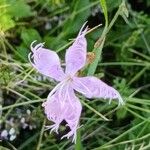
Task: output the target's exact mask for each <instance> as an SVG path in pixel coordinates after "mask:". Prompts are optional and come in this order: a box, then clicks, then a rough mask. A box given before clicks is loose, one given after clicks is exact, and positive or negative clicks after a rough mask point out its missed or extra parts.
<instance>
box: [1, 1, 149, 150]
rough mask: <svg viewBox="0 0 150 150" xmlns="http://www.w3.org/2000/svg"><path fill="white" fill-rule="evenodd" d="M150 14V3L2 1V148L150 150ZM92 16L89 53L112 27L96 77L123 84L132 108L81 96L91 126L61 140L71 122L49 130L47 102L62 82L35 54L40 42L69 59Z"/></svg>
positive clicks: (118, 85) (84, 115) (86, 122)
mask: <svg viewBox="0 0 150 150" xmlns="http://www.w3.org/2000/svg"><path fill="white" fill-rule="evenodd" d="M118 10H119V11H118ZM104 14H105V15H104ZM106 14H108V26H107V24H106ZM149 15H150V1H149V0H126V1H122V0H72V1H69V0H0V103H1V107H0V109H1V110H2V111H1V112H0V114H1V120H0V139H1V141H0V142H1V146H0V148H1V149H2V150H5V149H10V150H16V149H17V150H28V149H29V150H35V149H36V150H39V149H41V150H66V149H67V150H72V149H76V150H82V149H83V150H91V149H96V150H103V149H113V150H124V149H125V150H148V149H150V94H149V91H150V40H149V39H150V17H149ZM104 16H105V17H104ZM85 21H88V26H89V29H91V30H90V33H88V34H87V36H86V38H87V41H88V51H89V52H92V51H93V50H94V45H95V43H96V41H97V40H98V39H101V38H102V35H103V33H104V31H106V32H107V34H106V32H105V34H104V37H105V43H104V45H102V47H101V50H102V52H99V53H98V54H99V58H98V61H99V62H98V64H97V65H96V66H94V67H96V71H95V72H94V76H97V77H99V78H101V79H102V80H103V81H105V82H106V83H108V84H110V85H112V86H113V87H115V88H116V89H118V90H119V92H120V93H121V95H122V97H123V99H124V101H125V105H124V106H122V107H120V108H118V107H117V103H116V102H115V101H113V102H112V103H111V105H109V104H108V101H106V100H103V99H96V100H95V99H93V100H87V99H85V98H84V97H82V96H81V101H82V100H84V103H83V110H82V115H81V119H80V124H82V125H83V127H82V128H81V129H80V138H78V141H77V144H76V145H75V144H73V143H71V142H70V141H71V140H67V139H63V140H60V137H61V136H62V135H63V134H64V133H66V132H67V131H68V129H65V128H64V123H62V126H61V129H60V133H59V134H58V135H57V134H55V133H53V134H49V132H48V131H43V130H44V126H45V125H47V124H50V122H49V121H47V120H46V119H45V118H46V117H45V115H44V112H43V108H42V107H41V103H42V101H43V100H45V99H46V97H47V95H48V93H49V91H50V90H51V89H52V88H53V87H54V85H55V84H56V83H55V82H52V81H51V80H50V79H48V78H46V77H43V76H42V75H40V74H39V73H37V72H36V71H35V70H34V69H33V68H32V66H31V65H30V64H29V61H28V57H27V56H28V53H29V52H30V44H31V42H32V41H34V40H37V42H45V47H47V48H49V49H52V50H55V51H56V52H58V53H59V56H60V57H61V60H62V63H64V54H65V52H66V49H67V48H68V46H69V45H70V43H71V42H72V39H74V38H75V37H76V35H77V33H78V31H79V29H80V28H81V26H82V25H83V23H84V22H85ZM113 21H114V22H113ZM99 24H102V25H101V26H98V25H99ZM111 25H113V26H111ZM109 27H110V30H109ZM91 67H93V65H92V66H91ZM86 73H87V72H86V70H85V72H84V74H86ZM99 113H101V114H103V115H104V116H106V117H107V118H109V119H110V121H105V120H103V119H102V118H101V117H100V114H99Z"/></svg>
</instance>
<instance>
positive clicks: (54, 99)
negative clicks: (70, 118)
mask: <svg viewBox="0 0 150 150" xmlns="http://www.w3.org/2000/svg"><path fill="white" fill-rule="evenodd" d="M42 106H43V107H44V109H45V110H44V111H45V114H46V116H47V118H48V120H50V121H52V122H54V124H53V125H51V126H48V127H47V128H48V129H51V132H52V131H55V132H57V133H58V128H59V125H60V123H61V122H62V120H63V119H64V114H63V108H62V107H61V103H60V100H59V99H58V94H54V95H52V96H51V97H50V99H48V100H47V101H46V102H44V103H43V104H42Z"/></svg>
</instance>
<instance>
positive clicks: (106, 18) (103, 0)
mask: <svg viewBox="0 0 150 150" xmlns="http://www.w3.org/2000/svg"><path fill="white" fill-rule="evenodd" d="M100 5H101V7H102V10H103V13H104V17H105V26H108V13H107V5H106V1H105V0H100Z"/></svg>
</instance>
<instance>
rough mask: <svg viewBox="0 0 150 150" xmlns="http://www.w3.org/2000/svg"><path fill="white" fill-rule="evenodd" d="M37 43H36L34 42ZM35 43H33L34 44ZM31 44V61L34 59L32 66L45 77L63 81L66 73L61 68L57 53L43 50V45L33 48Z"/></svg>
mask: <svg viewBox="0 0 150 150" xmlns="http://www.w3.org/2000/svg"><path fill="white" fill-rule="evenodd" d="M34 42H35V41H34ZM34 42H33V43H34ZM33 43H32V44H31V50H32V52H33V55H32V56H31V53H30V54H29V60H30V62H31V58H33V63H32V62H31V64H32V65H33V66H34V67H35V68H36V69H37V70H38V71H39V72H40V73H41V74H43V75H46V76H48V77H51V78H53V79H55V80H57V81H61V80H62V79H63V77H64V72H63V70H62V68H61V66H60V60H59V57H58V55H57V53H56V52H54V51H51V50H48V49H45V48H43V44H42V43H41V44H37V45H36V46H35V47H33V46H32V45H33Z"/></svg>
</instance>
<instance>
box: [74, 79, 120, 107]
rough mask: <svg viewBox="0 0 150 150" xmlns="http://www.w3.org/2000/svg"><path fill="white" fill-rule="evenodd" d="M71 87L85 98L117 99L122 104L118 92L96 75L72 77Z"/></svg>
mask: <svg viewBox="0 0 150 150" xmlns="http://www.w3.org/2000/svg"><path fill="white" fill-rule="evenodd" d="M73 87H74V89H75V90H76V91H78V92H80V93H82V94H83V95H85V96H86V97H87V98H104V99H110V100H111V99H118V100H119V105H120V104H123V100H122V98H121V96H120V94H119V92H118V91H117V90H115V89H114V88H113V87H110V86H108V85H107V84H106V83H104V82H103V81H101V80H99V79H98V78H96V77H92V76H91V77H81V78H78V77H74V79H73Z"/></svg>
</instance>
